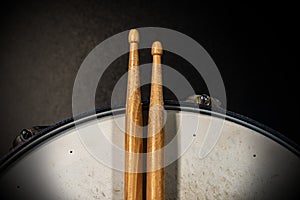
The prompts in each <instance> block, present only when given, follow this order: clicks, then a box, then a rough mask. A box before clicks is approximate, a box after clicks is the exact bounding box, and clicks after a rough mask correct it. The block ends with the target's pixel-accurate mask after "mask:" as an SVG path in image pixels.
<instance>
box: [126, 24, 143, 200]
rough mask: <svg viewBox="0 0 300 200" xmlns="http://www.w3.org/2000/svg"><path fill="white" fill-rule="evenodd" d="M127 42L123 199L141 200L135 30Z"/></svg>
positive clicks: (141, 151) (138, 83) (140, 136)
mask: <svg viewBox="0 0 300 200" xmlns="http://www.w3.org/2000/svg"><path fill="white" fill-rule="evenodd" d="M128 40H129V43H130V52H129V64H128V83H127V98H126V122H125V126H126V133H125V150H126V152H127V153H126V154H125V177H124V199H125V200H141V199H142V198H143V189H142V188H143V174H142V173H137V172H138V170H141V168H142V159H141V157H138V156H136V155H137V154H138V153H143V138H142V126H143V121H142V104H141V92H140V77H139V66H138V65H139V60H138V42H139V35H138V32H137V30H135V29H133V30H131V31H130V33H129V37H128Z"/></svg>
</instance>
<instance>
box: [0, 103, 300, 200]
mask: <svg viewBox="0 0 300 200" xmlns="http://www.w3.org/2000/svg"><path fill="white" fill-rule="evenodd" d="M165 107H166V110H167V117H168V118H167V121H166V125H165V133H166V137H167V143H169V142H171V141H172V139H173V138H174V136H175V135H176V134H177V136H178V137H177V139H176V141H175V144H177V147H176V148H174V149H173V150H174V153H175V154H178V155H179V156H178V157H179V158H178V159H177V160H175V161H174V162H172V163H170V165H168V166H167V167H166V169H165V171H166V177H165V178H166V195H165V196H166V199H286V198H289V197H294V196H295V195H296V193H297V190H296V188H297V187H296V185H297V182H296V181H298V180H299V177H300V176H299V175H300V174H299V169H300V162H299V155H298V153H299V152H298V150H297V148H295V146H293V145H291V143H290V142H288V141H287V140H286V139H284V138H282V137H281V136H280V135H278V134H277V133H276V132H274V131H272V130H270V129H268V128H265V127H262V126H261V125H260V124H258V123H256V122H254V121H251V120H249V119H247V118H244V117H241V116H239V115H236V114H233V113H227V116H224V115H222V114H218V113H215V112H212V111H210V110H207V109H206V108H199V109H194V108H191V107H189V106H188V105H186V107H181V108H180V109H179V107H178V106H176V105H172V104H168V105H166V106H165ZM115 111H117V112H115ZM113 112H115V114H114V115H112V113H113ZM124 112H125V109H124V108H119V109H112V110H102V111H99V112H98V113H97V114H95V115H86V116H83V117H81V118H80V119H77V120H81V121H82V123H81V124H80V125H77V128H78V127H79V128H82V129H88V127H89V126H91V125H92V124H97V126H99V127H100V128H101V129H102V130H105V136H106V137H107V139H108V140H109V141H112V142H113V143H115V144H116V145H117V146H118V147H120V148H122V147H124V132H123V129H122V128H124V127H121V126H122V124H123V125H124V123H122V121H124V120H125V115H124ZM183 115H188V116H191V117H194V118H197V119H198V120H199V128H198V129H197V131H196V132H195V133H194V132H192V131H191V133H189V131H188V128H187V129H184V130H185V133H181V132H180V131H181V129H180V126H185V127H193V124H189V121H184V124H182V123H181V120H182V116H183ZM222 117H225V121H224V124H223V129H222V134H221V135H220V137H219V138H218V140H217V142H216V145H215V146H214V148H213V149H212V151H210V152H209V153H208V155H206V156H205V157H201V155H200V153H199V152H200V150H201V145H202V143H203V140H204V138H205V134H206V133H207V129H208V128H209V126H210V122H211V120H212V119H214V120H222ZM75 121H76V120H75ZM94 136H95V134H93V133H90V135H88V136H87V137H90V140H91V141H93V140H96V139H97V138H93V137H94ZM181 137H189V138H190V141H191V144H190V145H189V146H188V148H185V147H183V146H182V143H181V142H180V140H182V138H181ZM173 142H174V141H173ZM87 148H89V147H87V146H86V144H83V142H82V139H81V138H80V135H79V134H78V133H77V129H76V128H75V127H74V120H66V121H64V122H62V123H60V124H58V125H56V126H53V127H50V128H49V129H48V130H45V131H44V132H41V133H40V134H38V136H36V137H35V138H33V139H32V141H30V142H28V143H27V144H25V145H23V146H22V147H19V148H18V149H16V150H15V151H13V152H12V153H11V154H9V155H8V156H7V157H6V158H5V159H4V160H3V161H2V169H1V176H0V185H1V188H0V194H1V197H2V196H3V197H6V198H10V199H123V176H124V173H123V172H122V171H120V170H119V169H112V168H110V166H108V165H107V163H101V162H99V160H98V159H97V158H95V155H93V154H92V153H91V151H89V149H87ZM91 148H92V147H91ZM95 148H96V147H95ZM182 149H185V150H184V151H183V150H182ZM107 152H108V155H109V156H112V158H111V159H112V162H118V160H116V159H113V156H116V155H114V153H113V151H110V150H109V149H107ZM109 152H112V154H110V153H109ZM180 154H182V155H180ZM120 162H122V160H120ZM116 166H118V164H116Z"/></svg>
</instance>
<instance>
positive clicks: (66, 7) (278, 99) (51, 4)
mask: <svg viewBox="0 0 300 200" xmlns="http://www.w3.org/2000/svg"><path fill="white" fill-rule="evenodd" d="M297 19H298V18H297V15H296V5H290V4H286V5H283V4H279V3H278V4H275V3H274V2H273V3H272V4H266V5H262V4H261V3H252V4H233V3H231V4H229V3H226V4H224V3H223V4H220V3H217V2H216V3H215V5H208V4H205V3H201V2H200V4H199V5H196V4H192V3H190V2H189V3H185V1H180V3H177V2H176V1H172V2H161V1H160V2H155V1H146V2H142V1H138V2H133V1H124V2H122V3H120V2H119V3H112V2H109V1H94V0H82V1H80V0H70V1H26V2H14V1H10V3H9V4H5V3H2V5H1V20H0V23H1V24H0V27H1V30H0V70H1V73H0V76H1V79H0V91H1V96H2V98H1V101H0V110H1V118H0V123H1V135H0V155H3V154H4V153H6V152H7V151H8V149H9V147H10V146H11V143H12V141H13V139H14V137H15V136H16V135H17V134H18V132H19V131H20V130H21V129H23V128H27V127H31V126H34V125H49V124H54V123H56V122H58V121H61V120H63V119H66V118H69V117H71V116H72V110H71V109H72V107H71V97H72V88H73V82H74V80H75V77H76V73H77V70H78V69H79V67H80V64H81V63H82V61H83V59H84V58H85V57H86V56H87V55H88V53H89V52H90V51H91V50H92V49H93V48H94V47H95V46H96V45H98V44H99V43H101V42H102V41H103V40H105V39H106V38H108V37H110V36H112V35H114V34H117V33H119V32H121V31H125V30H128V29H131V28H135V27H147V26H155V27H165V28H170V29H174V30H177V31H180V32H182V33H184V34H186V35H188V36H190V37H192V38H193V39H195V40H196V41H197V42H199V43H200V44H201V45H202V46H203V47H204V48H205V49H206V50H207V52H208V53H209V54H210V56H211V57H212V59H213V60H214V61H215V63H216V65H217V66H218V67H219V70H220V72H221V75H222V77H223V80H224V82H225V87H226V91H227V99H228V109H229V110H231V111H234V112H237V113H239V114H242V115H245V116H248V117H250V118H253V119H255V120H257V121H259V122H261V123H263V124H265V125H267V126H269V127H271V128H273V129H275V130H278V131H279V132H281V133H282V134H283V135H285V136H287V137H288V138H290V139H291V140H293V141H294V142H296V143H299V141H300V140H299V138H300V137H299V134H298V133H299V126H298V123H299V115H297V114H298V112H299V110H300V109H299V102H298V94H297V93H298V91H299V89H298V85H299V84H298V82H299V80H298V74H297V73H296V68H297V67H298V66H297V65H298V62H297V60H296V58H297V57H296V55H297V53H298V52H296V51H295V49H296V48H295V47H297V45H296V39H297V37H298V34H297V33H296V29H297V26H298V21H297ZM169 57H170V59H167V58H168V56H166V57H164V61H165V62H166V63H168V64H169V65H170V66H174V68H176V67H177V68H180V66H181V65H179V64H178V63H180V62H183V61H178V59H179V58H176V56H174V55H173V56H172V55H169ZM179 60H180V59H179ZM150 61H151V56H150V54H149V52H147V53H144V54H142V56H141V62H145V63H146V62H150ZM172 62H173V63H172ZM114 66H115V67H113V68H111V69H112V70H108V72H107V73H106V76H105V77H104V78H103V79H101V82H100V84H99V88H98V95H97V98H96V105H97V107H102V106H105V105H109V104H110V91H111V90H112V88H113V86H114V83H115V82H116V81H117V80H118V78H119V77H120V76H121V75H122V74H123V73H124V72H126V70H127V58H126V56H125V57H122V58H120V59H118V60H117V61H116V62H115V63H114ZM181 70H182V69H181ZM184 75H185V76H186V77H187V79H188V80H190V81H191V82H192V85H193V86H194V87H195V89H196V91H197V92H199V93H204V92H206V91H205V90H206V89H205V87H202V86H203V84H202V80H201V76H198V75H195V74H194V73H192V70H191V68H189V67H187V68H184ZM145 90H146V92H144V94H147V88H145ZM166 96H167V98H172V95H169V97H168V95H166ZM144 98H147V95H146V96H145V95H144Z"/></svg>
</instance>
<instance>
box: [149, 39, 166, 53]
mask: <svg viewBox="0 0 300 200" xmlns="http://www.w3.org/2000/svg"><path fill="white" fill-rule="evenodd" d="M151 53H152V55H162V54H163V49H162V45H161V43H160V42H159V41H155V42H153V44H152V50H151Z"/></svg>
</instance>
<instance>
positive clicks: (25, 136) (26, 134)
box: [12, 126, 48, 148]
mask: <svg viewBox="0 0 300 200" xmlns="http://www.w3.org/2000/svg"><path fill="white" fill-rule="evenodd" d="M47 127H48V126H34V127H32V128H26V129H23V130H22V131H21V132H20V133H19V135H18V136H17V137H16V138H15V139H14V141H13V145H12V148H15V147H16V146H18V145H20V144H23V143H24V142H26V141H28V140H29V139H30V138H31V137H32V136H34V135H36V134H37V133H38V132H40V131H41V130H43V129H45V128H47Z"/></svg>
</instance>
